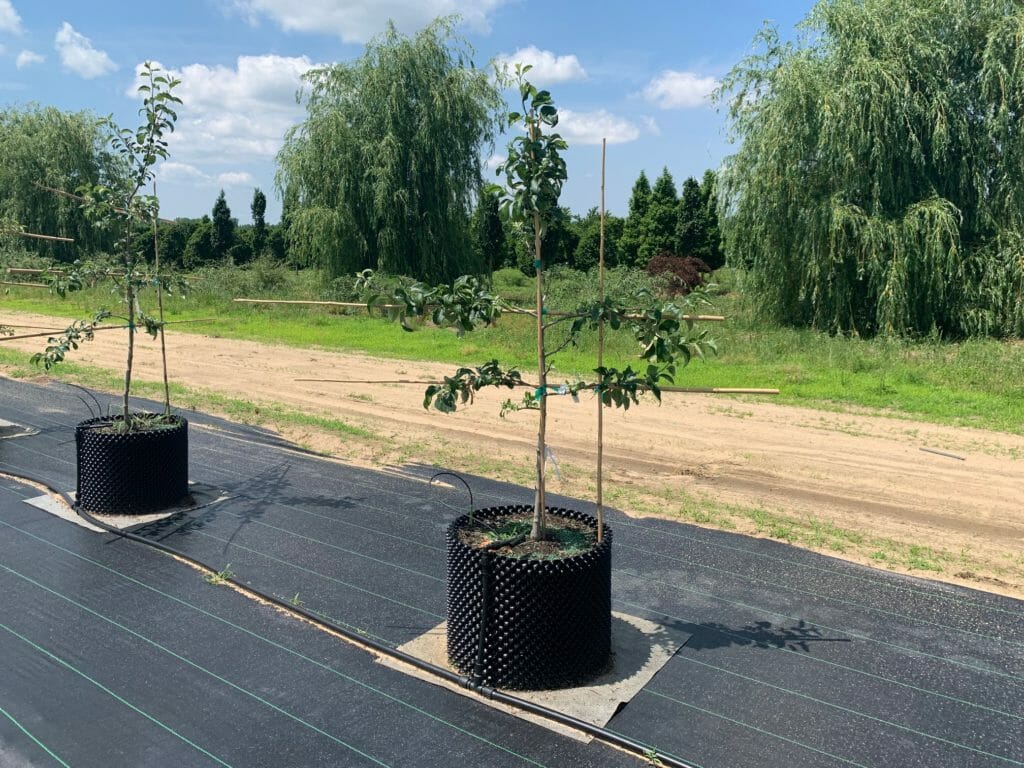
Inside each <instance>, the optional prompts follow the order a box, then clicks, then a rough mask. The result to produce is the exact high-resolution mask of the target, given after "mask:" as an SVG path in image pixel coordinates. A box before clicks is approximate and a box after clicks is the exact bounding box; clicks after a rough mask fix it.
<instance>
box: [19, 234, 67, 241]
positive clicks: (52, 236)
mask: <svg viewBox="0 0 1024 768" xmlns="http://www.w3.org/2000/svg"><path fill="white" fill-rule="evenodd" d="M14 234H16V235H21V236H22V237H33V238H35V239H36V240H56V241H57V242H59V243H73V242H75V241H74V239H73V238H70V237H56V236H55V235H37V234H35V233H33V232H15V233H14Z"/></svg>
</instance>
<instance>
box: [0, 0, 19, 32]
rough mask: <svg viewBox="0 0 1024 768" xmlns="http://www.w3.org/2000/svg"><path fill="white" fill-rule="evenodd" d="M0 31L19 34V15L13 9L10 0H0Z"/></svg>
mask: <svg viewBox="0 0 1024 768" xmlns="http://www.w3.org/2000/svg"><path fill="white" fill-rule="evenodd" d="M0 32H13V33H14V34H21V16H19V15H18V12H17V11H16V10H14V6H13V5H12V4H11V0H0Z"/></svg>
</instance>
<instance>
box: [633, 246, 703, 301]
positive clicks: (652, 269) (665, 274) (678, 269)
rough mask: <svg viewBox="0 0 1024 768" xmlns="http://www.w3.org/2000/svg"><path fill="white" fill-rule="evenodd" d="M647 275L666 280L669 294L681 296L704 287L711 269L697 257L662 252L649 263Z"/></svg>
mask: <svg viewBox="0 0 1024 768" xmlns="http://www.w3.org/2000/svg"><path fill="white" fill-rule="evenodd" d="M647 274H649V275H652V276H660V277H662V278H664V280H665V283H666V286H667V290H668V293H669V294H670V295H672V296H680V295H685V294H687V293H689V292H690V291H692V290H693V289H694V288H699V287H700V286H702V285H704V283H705V282H706V278H705V275H710V274H711V267H709V266H708V265H707V264H705V263H704V262H703V261H702V260H700V259H698V258H697V257H696V256H676V255H675V254H674V253H669V252H668V251H662V252H661V253H659V254H658V255H657V256H655V257H654V258H652V259H651V260H650V261H648V262H647Z"/></svg>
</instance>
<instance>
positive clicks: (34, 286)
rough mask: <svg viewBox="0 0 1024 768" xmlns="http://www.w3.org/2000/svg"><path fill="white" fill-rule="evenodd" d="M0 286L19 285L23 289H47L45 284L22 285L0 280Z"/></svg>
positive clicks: (16, 282) (13, 281)
mask: <svg viewBox="0 0 1024 768" xmlns="http://www.w3.org/2000/svg"><path fill="white" fill-rule="evenodd" d="M0 285H20V286H22V287H23V288H49V287H50V286H48V285H47V284H46V283H22V282H18V281H15V280H0Z"/></svg>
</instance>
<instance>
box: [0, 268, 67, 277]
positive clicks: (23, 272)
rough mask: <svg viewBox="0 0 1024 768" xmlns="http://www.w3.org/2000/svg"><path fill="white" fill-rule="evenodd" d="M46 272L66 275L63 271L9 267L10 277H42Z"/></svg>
mask: <svg viewBox="0 0 1024 768" xmlns="http://www.w3.org/2000/svg"><path fill="white" fill-rule="evenodd" d="M44 272H52V273H54V274H60V275H63V274H64V270H63V269H29V268H28V267H8V268H7V274H8V275H41V274H43V273H44Z"/></svg>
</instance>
